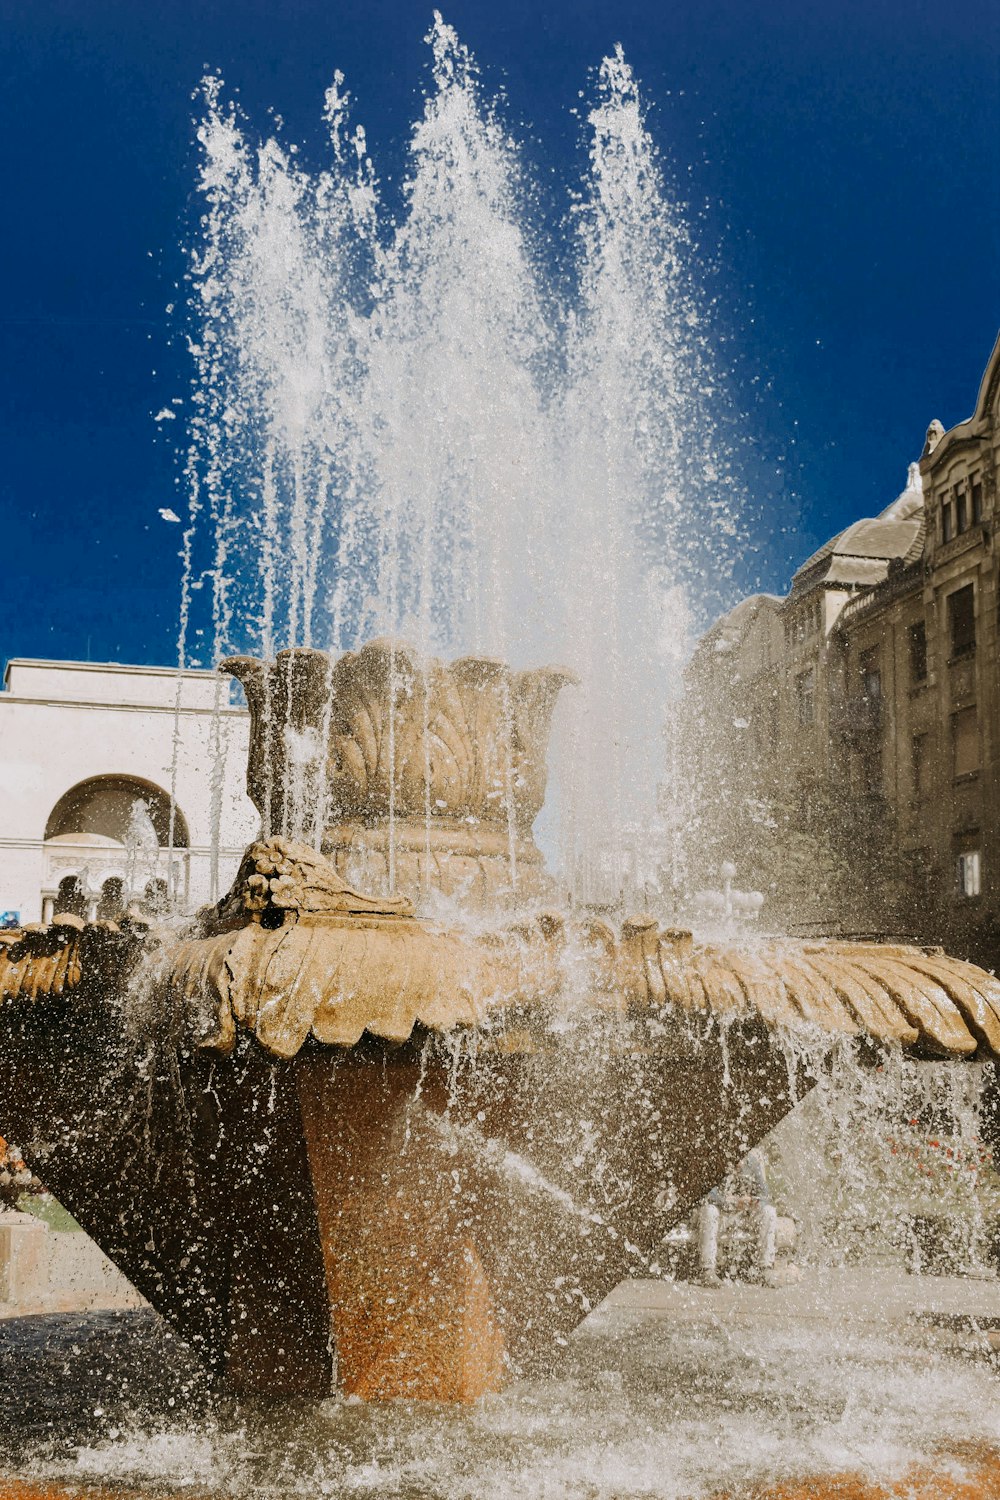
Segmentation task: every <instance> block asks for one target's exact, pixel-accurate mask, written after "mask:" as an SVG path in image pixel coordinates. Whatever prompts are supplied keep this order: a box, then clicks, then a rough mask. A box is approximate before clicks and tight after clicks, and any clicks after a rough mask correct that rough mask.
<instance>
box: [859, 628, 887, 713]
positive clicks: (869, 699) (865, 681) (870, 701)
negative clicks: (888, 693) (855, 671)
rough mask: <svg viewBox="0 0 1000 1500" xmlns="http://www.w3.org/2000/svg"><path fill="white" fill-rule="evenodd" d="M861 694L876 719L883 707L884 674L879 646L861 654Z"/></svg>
mask: <svg viewBox="0 0 1000 1500" xmlns="http://www.w3.org/2000/svg"><path fill="white" fill-rule="evenodd" d="M861 692H862V695H863V696H864V700H865V703H866V705H867V707H868V712H869V713H870V714H871V715H872V717H873V718H874V717H876V716H877V714H878V712H879V709H880V708H881V706H882V672H881V669H880V667H879V661H878V647H877V646H871V647H869V649H868V650H867V651H862V653H861Z"/></svg>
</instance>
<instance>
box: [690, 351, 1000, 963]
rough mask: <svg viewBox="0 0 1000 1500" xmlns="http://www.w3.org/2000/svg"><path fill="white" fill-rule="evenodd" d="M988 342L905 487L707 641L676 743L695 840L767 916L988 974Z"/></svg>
mask: <svg viewBox="0 0 1000 1500" xmlns="http://www.w3.org/2000/svg"><path fill="white" fill-rule="evenodd" d="M998 477H1000V340H998V341H997V344H996V346H995V348H994V350H993V354H992V356H991V358H990V361H989V363H988V365H987V368H986V372H985V374H984V376H983V380H982V383H981V385H980V390H979V397H978V400H977V403H976V408H975V411H974V413H973V415H972V416H971V417H970V418H969V419H968V421H966V422H962V423H960V424H959V425H958V426H956V427H954V428H952V429H951V431H949V432H945V431H944V430H943V429H942V427H941V424H940V423H938V422H934V423H932V424H931V426H930V428H929V429H928V433H927V440H926V444H925V447H924V452H923V455H922V457H921V459H920V462H919V464H912V465H911V466H910V471H909V474H908V477H907V482H906V486H905V488H904V489H903V491H902V493H901V494H900V495H899V496H898V497H897V498H896V499H895V500H894V501H893V502H892V503H891V504H890V505H889V506H887V507H886V509H885V510H884V511H883V512H882V513H881V514H880V515H878V516H876V517H872V518H868V519H864V520H861V521H857V522H855V523H854V524H853V525H851V526H848V527H847V529H846V530H845V531H843V532H842V533H841V534H840V535H839V536H836V537H834V538H832V540H831V541H829V542H827V543H826V545H825V546H824V547H821V548H820V549H819V551H818V552H816V553H815V554H814V555H813V556H812V557H811V558H809V559H808V560H807V561H806V563H804V564H803V566H802V567H801V568H800V569H799V570H798V572H797V573H796V574H795V576H794V578H793V581H792V587H791V589H790V591H789V593H788V595H787V597H786V598H783V599H779V598H774V597H771V596H758V597H756V598H754V599H749V600H744V601H743V603H742V604H740V605H738V606H737V607H736V608H735V609H734V610H732V611H731V612H730V613H729V614H728V615H726V616H725V617H724V618H723V619H722V620H720V621H718V622H717V623H716V624H715V625H714V626H713V627H712V629H711V630H710V631H709V632H708V633H707V634H706V635H705V636H704V637H703V638H702V640H701V642H700V643H699V646H698V648H697V650H696V652H695V654H694V657H693V658H692V661H691V663H690V666H689V670H688V689H689V691H688V697H687V702H686V708H685V713H684V720H683V726H682V732H681V740H682V744H683V754H684V755H685V757H686V759H687V762H688V766H687V770H688V774H689V776H690V777H691V778H692V780H693V782H694V784H695V785H696V786H698V787H700V789H701V795H700V796H699V798H698V813H697V815H696V820H695V831H696V834H697V839H696V841H692V842H693V844H695V845H696V847H697V848H698V849H700V850H701V851H703V856H704V857H705V858H707V859H715V860H718V859H720V858H735V859H737V861H738V862H739V863H740V865H741V870H743V871H745V872H746V874H747V876H748V878H749V879H751V880H756V881H757V882H758V883H759V884H760V887H761V889H763V890H764V891H765V892H766V894H767V895H768V897H769V908H770V910H771V912H772V917H773V920H775V921H777V922H784V923H787V924H788V925H791V926H798V927H800V928H804V927H810V926H811V927H815V928H816V929H826V930H829V929H831V928H833V929H835V930H842V931H853V932H857V933H863V932H871V933H873V934H875V933H878V934H889V933H898V934H906V935H910V936H914V937H917V938H920V939H921V940H924V941H935V942H944V943H946V944H947V945H948V946H949V948H950V949H952V950H953V951H955V952H959V953H963V954H967V955H969V956H971V957H974V958H977V959H978V960H979V961H980V962H984V963H988V964H990V965H996V964H997V963H998V962H1000V642H998V623H1000V622H998V605H1000V594H998V578H997V575H998V547H997V540H996V539H997V532H998V522H1000V512H998V498H997V495H998Z"/></svg>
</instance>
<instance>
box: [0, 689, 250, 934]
mask: <svg viewBox="0 0 1000 1500" xmlns="http://www.w3.org/2000/svg"><path fill="white" fill-rule="evenodd" d="M234 691H235V689H234V685H233V684H232V683H231V682H230V681H229V679H228V678H225V677H220V676H217V675H216V673H214V672H205V671H186V672H183V673H178V672H177V671H176V670H172V669H170V668H167V667H126V666H112V665H108V666H105V665H91V664H90V663H89V662H88V663H85V662H68V661H11V662H9V663H8V665H7V670H6V672H5V674H4V683H3V691H0V921H2V922H4V923H5V924H6V925H7V926H15V925H18V923H20V922H31V921H38V920H39V919H46V920H47V919H48V918H50V917H51V916H52V915H53V913H54V912H56V911H59V910H69V911H77V912H79V913H80V914H81V915H88V916H91V917H93V916H94V915H96V914H97V912H98V909H99V908H101V909H102V914H103V915H113V914H114V910H115V908H116V907H117V908H119V909H120V907H121V905H122V903H123V899H124V900H127V899H128V897H129V896H130V895H132V896H136V897H140V898H141V897H142V896H143V894H144V893H146V894H147V897H153V898H154V899H155V898H156V897H160V898H162V897H164V896H166V895H169V896H170V897H172V898H173V900H174V901H175V902H176V903H177V904H178V905H179V906H181V907H182V908H184V909H186V910H193V909H195V908H196V907H198V906H200V905H202V904H204V903H205V902H207V901H211V900H214V899H215V898H216V896H217V895H218V894H219V893H220V892H222V891H225V890H226V889H227V887H228V885H229V883H230V882H231V880H232V878H233V875H234V873H235V869H236V863H237V861H238V858H239V855H240V853H241V852H242V850H243V848H244V847H245V845H246V844H248V843H249V842H250V841H251V840H252V839H253V838H254V837H256V835H257V832H258V829H259V826H260V819H259V816H258V814H257V811H256V809H255V808H254V806H253V804H252V803H251V801H250V799H249V797H248V796H247V794H246V761H247V744H248V739H249V729H250V723H249V715H248V714H247V712H246V710H245V709H244V708H238V707H234V706H233V704H232V701H231V700H232V695H233V693H234ZM109 881H110V882H112V884H111V885H109V886H106V882H109ZM117 882H121V884H117Z"/></svg>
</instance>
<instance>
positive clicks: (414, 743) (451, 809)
mask: <svg viewBox="0 0 1000 1500" xmlns="http://www.w3.org/2000/svg"><path fill="white" fill-rule="evenodd" d="M222 670H223V671H226V672H229V673H231V674H232V675H233V676H234V677H237V678H238V679H239V680H240V681H241V682H242V684H243V687H244V691H245V692H246V696H247V703H248V705H249V708H250V715H251V745H250V761H249V770H248V778H247V788H248V791H249V793H250V796H251V798H252V799H253V801H254V803H255V805H256V806H257V807H258V808H259V810H260V813H261V817H262V819H263V825H264V831H265V832H267V833H283V834H288V835H291V836H293V837H299V838H301V837H306V838H312V839H313V841H314V842H316V843H319V842H320V836H321V835H322V842H323V848H324V851H325V852H326V853H328V854H329V855H330V856H331V858H332V859H333V861H334V864H335V865H336V867H337V869H338V871H339V872H340V873H342V874H346V875H355V878H357V875H360V876H361V877H362V878H363V879H364V881H365V883H366V884H367V885H369V886H372V887H376V888H382V889H386V890H387V889H388V888H389V886H390V884H395V885H396V887H397V888H398V889H400V890H402V891H405V892H406V893H407V894H409V895H416V894H419V893H420V892H421V891H426V890H427V889H430V888H435V889H440V890H444V891H445V892H446V893H448V894H454V893H456V892H459V891H460V892H461V893H462V894H463V895H464V896H465V897H466V899H469V898H470V897H471V899H472V900H473V901H474V902H476V903H477V904H483V903H484V902H485V901H487V900H488V899H490V898H493V897H496V896H497V895H498V894H499V893H500V892H501V891H503V890H504V889H505V888H507V887H508V886H511V887H515V888H517V890H518V892H519V894H520V895H521V896H522V897H524V896H533V895H538V894H540V893H541V892H542V890H543V888H544V880H543V872H542V862H541V856H540V854H539V852H538V850H537V848H536V847H535V845H534V842H533V841H532V838H531V827H532V824H533V822H534V820H535V818H536V816H537V814H538V812H539V810H540V808H541V806H542V802H543V800H544V797H545V774H546V773H545V752H546V748H547V745H548V738H549V731H550V726H551V719H552V712H553V709H554V707H555V703H556V698H557V697H558V694H559V692H560V690H561V689H562V688H563V687H564V686H565V685H566V684H567V683H570V682H572V681H573V680H574V679H573V677H572V675H571V674H570V673H569V672H566V671H564V670H562V669H559V668H555V667H545V668H539V669H537V670H533V671H524V672H513V671H511V670H510V668H509V667H507V666H506V665H505V664H504V663H503V662H499V661H494V660H492V659H490V658H487V657H465V658H462V659H461V660H459V661H455V662H448V663H444V662H441V661H438V660H437V659H435V658H429V659H427V660H421V659H420V658H419V657H418V656H417V654H416V652H414V651H413V650H412V649H411V648H410V647H408V646H406V645H405V644H403V643H401V642H398V641H389V640H378V641H372V642H370V643H369V644H368V645H366V646H363V647H362V648H361V650H360V651H353V652H352V651H349V652H347V653H345V654H344V655H343V656H341V657H339V658H335V657H333V656H330V655H328V654H327V653H326V652H323V651H311V650H293V651H282V652H279V654H278V656H277V659H276V661H275V662H274V664H273V665H272V666H267V665H265V663H263V662H261V661H258V660H256V659H255V658H253V657H232V658H230V659H229V660H227V661H225V662H223V663H222ZM391 865H392V866H394V869H393V870H391V869H390V866H391ZM392 874H394V875H395V880H394V881H393V880H391V879H390V876H391V875H392Z"/></svg>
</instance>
